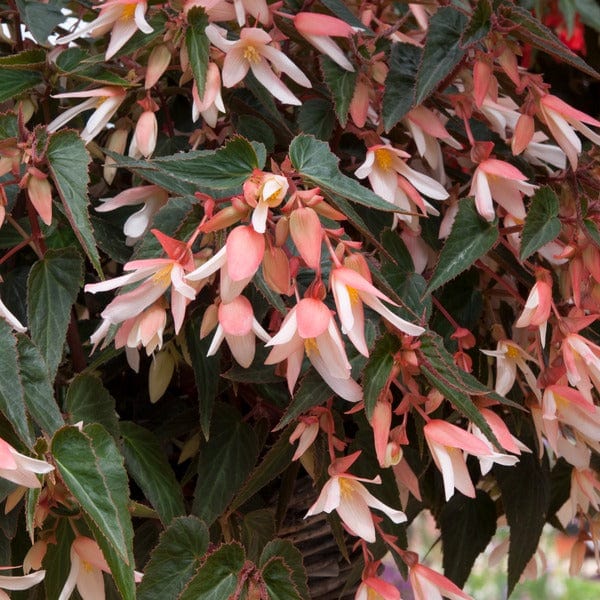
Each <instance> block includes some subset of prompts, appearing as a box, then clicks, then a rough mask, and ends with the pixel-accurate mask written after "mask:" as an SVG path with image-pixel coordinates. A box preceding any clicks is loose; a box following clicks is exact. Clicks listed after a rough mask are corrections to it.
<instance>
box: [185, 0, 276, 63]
mask: <svg viewBox="0 0 600 600" xmlns="http://www.w3.org/2000/svg"><path fill="white" fill-rule="evenodd" d="M263 1H264V0H263ZM195 6H199V7H200V8H203V9H204V10H205V11H206V16H207V17H208V20H209V22H210V23H212V22H213V21H216V22H217V23H221V22H225V21H233V20H234V19H236V12H235V8H234V6H233V4H230V3H229V2H227V0H185V3H184V6H183V12H184V13H185V15H186V16H187V14H188V12H189V11H190V10H191V9H192V8H194V7H195ZM242 25H243V23H242ZM240 26H241V25H240ZM182 69H183V66H182ZM183 70H184V69H183Z"/></svg>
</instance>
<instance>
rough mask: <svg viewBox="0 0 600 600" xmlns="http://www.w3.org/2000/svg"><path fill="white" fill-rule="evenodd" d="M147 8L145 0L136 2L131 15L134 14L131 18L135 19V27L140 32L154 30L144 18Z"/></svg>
mask: <svg viewBox="0 0 600 600" xmlns="http://www.w3.org/2000/svg"><path fill="white" fill-rule="evenodd" d="M147 8H148V3H147V2H138V3H137V6H136V7H135V12H134V13H133V15H134V17H133V18H134V19H135V24H136V25H137V28H138V29H139V30H140V31H141V32H143V33H152V32H153V31H154V29H152V27H150V25H149V23H148V21H146V18H145V14H146V9H147Z"/></svg>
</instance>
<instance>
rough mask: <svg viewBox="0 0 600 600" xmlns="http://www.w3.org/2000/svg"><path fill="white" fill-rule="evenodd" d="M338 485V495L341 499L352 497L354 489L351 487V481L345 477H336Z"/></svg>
mask: <svg viewBox="0 0 600 600" xmlns="http://www.w3.org/2000/svg"><path fill="white" fill-rule="evenodd" d="M338 483H339V486H340V495H341V496H342V497H343V498H347V497H348V496H350V495H352V493H353V492H354V487H353V486H352V481H351V480H350V479H348V478H346V477H338Z"/></svg>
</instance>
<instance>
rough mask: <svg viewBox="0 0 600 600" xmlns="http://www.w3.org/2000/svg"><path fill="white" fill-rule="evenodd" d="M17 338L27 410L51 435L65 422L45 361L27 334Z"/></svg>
mask: <svg viewBox="0 0 600 600" xmlns="http://www.w3.org/2000/svg"><path fill="white" fill-rule="evenodd" d="M17 339H18V341H17V351H18V353H19V371H20V375H21V382H22V384H23V391H24V393H25V404H26V406H27V410H28V411H29V414H30V415H31V416H32V418H33V420H34V421H35V422H36V423H37V424H38V425H39V427H40V428H41V429H42V430H43V431H44V432H45V433H47V434H49V435H52V434H53V433H54V432H55V431H56V430H57V429H59V428H60V427H62V426H63V425H64V424H65V422H64V420H63V418H62V415H61V414H60V410H59V408H58V406H57V404H56V401H55V400H54V389H53V387H52V383H51V381H50V379H49V378H48V371H47V370H46V363H45V362H44V359H43V358H42V355H41V354H40V351H39V350H38V349H37V348H36V346H35V344H34V343H33V342H32V341H31V340H30V339H29V338H28V337H27V336H25V335H19V336H18V338H17Z"/></svg>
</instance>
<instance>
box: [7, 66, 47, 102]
mask: <svg viewBox="0 0 600 600" xmlns="http://www.w3.org/2000/svg"><path fill="white" fill-rule="evenodd" d="M41 82H42V77H41V75H40V73H39V72H38V71H23V70H21V69H12V68H9V67H3V66H0V102H4V101H5V100H10V99H11V98H14V97H15V96H18V95H19V94H21V93H22V92H25V91H27V90H29V89H31V88H33V87H35V86H36V85H37V84H38V83H41Z"/></svg>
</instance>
